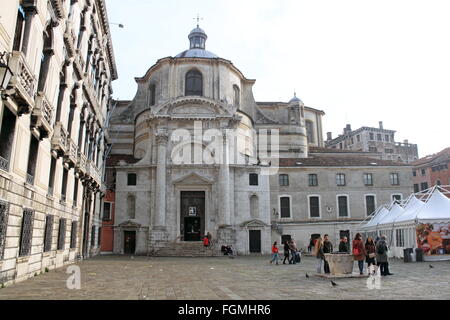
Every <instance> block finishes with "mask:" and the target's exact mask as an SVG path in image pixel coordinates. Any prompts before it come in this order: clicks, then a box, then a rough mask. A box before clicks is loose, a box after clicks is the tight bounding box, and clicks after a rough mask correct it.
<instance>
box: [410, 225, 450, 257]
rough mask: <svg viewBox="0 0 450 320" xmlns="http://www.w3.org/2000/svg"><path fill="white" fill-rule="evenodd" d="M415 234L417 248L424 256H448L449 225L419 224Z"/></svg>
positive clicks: (449, 243) (449, 251)
mask: <svg viewBox="0 0 450 320" xmlns="http://www.w3.org/2000/svg"><path fill="white" fill-rule="evenodd" d="M416 234H417V247H418V248H421V249H422V250H423V252H424V254H425V255H427V256H431V255H440V254H450V223H433V224H431V223H426V224H423V223H421V224H419V225H418V226H417V228H416Z"/></svg>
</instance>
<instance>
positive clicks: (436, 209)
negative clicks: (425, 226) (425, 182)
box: [416, 190, 450, 222]
mask: <svg viewBox="0 0 450 320" xmlns="http://www.w3.org/2000/svg"><path fill="white" fill-rule="evenodd" d="M416 219H417V220H418V221H419V222H423V221H425V222H429V221H430V220H432V221H435V222H448V221H450V199H449V198H447V197H446V196H444V195H443V194H442V193H441V192H440V191H439V190H435V191H434V192H433V194H432V195H431V197H430V198H429V199H428V201H427V203H426V204H425V205H423V206H422V208H421V209H420V210H418V211H417V216H416Z"/></svg>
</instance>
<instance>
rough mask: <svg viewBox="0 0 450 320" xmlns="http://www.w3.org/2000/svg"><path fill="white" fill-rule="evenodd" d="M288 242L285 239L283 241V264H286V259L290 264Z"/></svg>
mask: <svg viewBox="0 0 450 320" xmlns="http://www.w3.org/2000/svg"><path fill="white" fill-rule="evenodd" d="M289 250H290V249H289V242H288V241H287V240H286V241H285V242H284V260H283V264H286V259H287V261H288V262H289V264H291V262H290V261H289Z"/></svg>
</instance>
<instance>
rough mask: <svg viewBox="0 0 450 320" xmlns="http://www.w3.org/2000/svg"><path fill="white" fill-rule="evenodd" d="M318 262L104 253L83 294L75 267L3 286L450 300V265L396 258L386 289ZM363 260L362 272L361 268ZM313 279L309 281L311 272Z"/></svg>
mask: <svg viewBox="0 0 450 320" xmlns="http://www.w3.org/2000/svg"><path fill="white" fill-rule="evenodd" d="M315 262H316V259H315V258H313V257H304V258H303V259H302V263H301V264H297V265H283V264H281V265H278V266H277V265H270V264H269V257H261V256H258V257H256V256H252V257H237V258H236V259H228V258H227V257H216V258H156V257H151V258H147V257H134V258H131V257H129V256H100V257H95V258H93V259H90V260H86V261H83V262H81V263H80V264H78V265H79V266H80V268H81V289H80V290H69V289H67V287H66V280H67V278H68V277H69V274H66V270H67V267H64V268H62V269H59V270H55V271H50V272H48V273H45V274H42V275H38V276H36V277H34V278H32V279H29V280H26V281H24V282H21V283H18V284H15V285H12V286H9V287H6V288H3V289H0V300H6V299H56V300H60V299H63V300H66V299H73V300H90V299H134V300H137V299H170V300H175V299H193V300H196V299H214V300H220V299H249V300H253V299H263V300H272V299H273V300H280V299H380V300H381V299H386V300H392V299H450V272H449V271H450V261H447V262H433V263H432V265H433V266H434V268H430V267H429V263H427V262H423V263H404V262H403V261H400V260H394V259H392V260H391V261H390V271H391V272H392V273H394V275H393V276H388V277H382V280H381V289H379V290H377V289H373V290H370V289H368V288H367V285H366V281H367V279H339V280H335V281H336V282H337V283H338V286H337V287H334V288H333V287H332V285H331V283H330V281H329V280H326V279H322V278H318V277H314V276H313V274H314V269H315V268H314V265H315ZM356 267H357V266H356V263H355V268H356ZM306 272H307V273H308V274H309V275H310V278H306V276H305V273H306Z"/></svg>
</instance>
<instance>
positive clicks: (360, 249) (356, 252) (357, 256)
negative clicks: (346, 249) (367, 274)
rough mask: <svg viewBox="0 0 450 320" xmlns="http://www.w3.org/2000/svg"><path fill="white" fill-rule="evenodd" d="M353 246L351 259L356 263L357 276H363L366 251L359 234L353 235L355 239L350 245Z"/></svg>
mask: <svg viewBox="0 0 450 320" xmlns="http://www.w3.org/2000/svg"><path fill="white" fill-rule="evenodd" d="M352 246H353V251H352V252H353V259H354V260H355V261H358V267H359V274H361V275H362V274H364V273H363V271H364V260H365V259H366V249H365V248H364V244H363V241H362V237H361V234H360V233H357V234H356V235H355V239H354V240H353V243H352Z"/></svg>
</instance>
